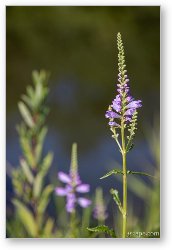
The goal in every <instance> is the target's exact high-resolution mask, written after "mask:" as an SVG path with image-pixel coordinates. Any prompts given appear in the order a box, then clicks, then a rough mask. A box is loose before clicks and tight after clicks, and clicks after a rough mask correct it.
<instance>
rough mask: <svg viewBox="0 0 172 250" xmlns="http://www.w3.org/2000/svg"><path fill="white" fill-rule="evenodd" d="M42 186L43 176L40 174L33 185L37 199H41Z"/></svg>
mask: <svg viewBox="0 0 172 250" xmlns="http://www.w3.org/2000/svg"><path fill="white" fill-rule="evenodd" d="M42 184H43V175H42V174H41V173H38V174H37V176H36V178H35V180H34V184H33V196H34V197H35V198H38V197H39V195H40V193H41V190H42Z"/></svg>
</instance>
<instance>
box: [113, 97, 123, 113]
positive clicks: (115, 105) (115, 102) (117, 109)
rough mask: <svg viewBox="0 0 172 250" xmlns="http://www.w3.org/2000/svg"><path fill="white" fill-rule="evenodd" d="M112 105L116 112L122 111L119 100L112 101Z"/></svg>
mask: <svg viewBox="0 0 172 250" xmlns="http://www.w3.org/2000/svg"><path fill="white" fill-rule="evenodd" d="M112 107H113V109H114V110H115V111H116V112H120V111H121V105H120V103H118V102H117V101H115V100H114V101H113V103H112Z"/></svg>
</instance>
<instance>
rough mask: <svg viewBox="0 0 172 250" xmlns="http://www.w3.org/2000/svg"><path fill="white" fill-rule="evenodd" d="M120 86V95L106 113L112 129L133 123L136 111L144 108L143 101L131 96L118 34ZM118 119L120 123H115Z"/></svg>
mask: <svg viewBox="0 0 172 250" xmlns="http://www.w3.org/2000/svg"><path fill="white" fill-rule="evenodd" d="M118 50H119V54H118V58H119V61H118V70H119V73H118V82H119V83H118V84H117V92H118V94H117V95H116V97H115V98H114V100H113V101H112V104H111V105H110V106H109V108H108V110H107V111H106V114H105V117H106V118H108V119H109V123H108V124H109V126H110V127H120V125H119V124H120V123H121V121H122V120H123V122H124V123H125V124H128V123H130V122H131V121H132V117H133V114H134V113H135V111H136V110H137V109H138V108H140V107H141V106H142V101H141V100H135V99H134V98H133V97H132V96H131V94H130V86H129V79H128V75H127V74H126V73H127V70H125V67H126V65H125V64H124V63H125V56H124V48H123V44H122V40H121V35H120V34H118ZM114 119H118V120H119V122H118V121H116V120H115V121H114Z"/></svg>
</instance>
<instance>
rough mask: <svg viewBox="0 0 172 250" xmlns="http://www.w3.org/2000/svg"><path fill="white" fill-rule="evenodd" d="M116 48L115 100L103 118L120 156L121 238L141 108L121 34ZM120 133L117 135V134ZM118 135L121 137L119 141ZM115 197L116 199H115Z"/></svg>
mask: <svg viewBox="0 0 172 250" xmlns="http://www.w3.org/2000/svg"><path fill="white" fill-rule="evenodd" d="M117 47H118V71H119V72H118V84H117V92H118V94H117V95H116V97H115V99H114V100H113V101H112V104H111V105H110V106H109V108H108V110H107V111H106V114H105V117H106V118H108V119H109V126H110V130H111V131H112V133H113V135H112V137H113V138H114V139H115V140H116V142H117V144H118V147H119V149H120V152H121V154H122V172H121V173H122V175H123V204H122V205H121V204H119V202H117V204H118V205H119V206H120V208H121V209H120V211H121V212H122V216H123V223H122V237H123V238H125V237H126V230H127V153H128V152H129V150H130V149H131V148H132V146H133V143H132V141H133V138H134V135H135V130H136V125H137V109H138V108H140V107H141V106H142V101H141V100H134V98H133V97H132V96H131V94H130V86H129V79H128V75H127V70H126V65H125V55H124V46H123V42H122V38H121V34H120V33H118V34H117ZM118 131H119V132H120V133H119V132H118ZM119 134H120V135H121V138H120V141H119V139H118V138H119ZM112 194H113V195H114V198H115V200H116V201H117V200H118V199H119V197H118V193H117V192H115V193H114V191H113V190H112ZM116 196H117V197H116Z"/></svg>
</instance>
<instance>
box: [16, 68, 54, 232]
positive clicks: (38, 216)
mask: <svg viewBox="0 0 172 250" xmlns="http://www.w3.org/2000/svg"><path fill="white" fill-rule="evenodd" d="M32 78H33V86H28V87H27V89H26V94H24V95H22V97H21V101H20V102H19V103H18V107H19V111H20V114H21V116H22V119H23V121H22V122H21V123H20V125H18V126H17V131H18V134H19V139H20V146H21V149H22V156H21V158H20V166H19V167H18V168H16V169H14V170H13V171H12V183H13V187H14V192H15V197H14V198H13V201H12V202H13V204H14V206H15V212H16V213H17V215H18V219H19V220H20V222H21V224H22V225H23V227H24V229H25V231H26V235H27V237H41V236H42V235H48V234H51V233H52V229H53V224H54V222H53V220H52V219H50V218H48V219H47V220H45V210H46V208H47V205H48V203H49V199H50V195H51V193H52V191H53V186H52V185H51V184H49V185H45V184H44V182H45V178H46V176H47V173H48V170H49V168H50V166H51V164H52V160H53V154H52V153H51V152H49V153H47V155H46V156H44V157H43V154H42V150H43V144H44V140H45V136H46V134H47V127H46V126H45V125H44V124H45V120H46V117H47V115H48V108H47V105H46V99H47V95H48V78H49V74H48V73H47V72H45V71H40V72H37V71H34V72H33V74H32Z"/></svg>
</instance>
